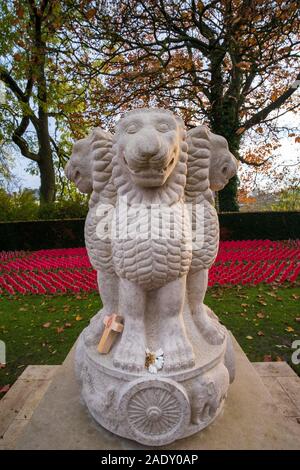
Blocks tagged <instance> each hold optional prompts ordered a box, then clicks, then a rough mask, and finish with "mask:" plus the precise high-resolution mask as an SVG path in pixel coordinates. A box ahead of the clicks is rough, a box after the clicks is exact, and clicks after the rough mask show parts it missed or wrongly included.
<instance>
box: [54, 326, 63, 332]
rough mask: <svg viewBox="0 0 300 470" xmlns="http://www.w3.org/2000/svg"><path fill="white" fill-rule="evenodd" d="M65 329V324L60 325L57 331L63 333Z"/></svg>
mask: <svg viewBox="0 0 300 470" xmlns="http://www.w3.org/2000/svg"><path fill="white" fill-rule="evenodd" d="M63 331H64V327H63V326H58V327H57V328H56V333H62V332H63Z"/></svg>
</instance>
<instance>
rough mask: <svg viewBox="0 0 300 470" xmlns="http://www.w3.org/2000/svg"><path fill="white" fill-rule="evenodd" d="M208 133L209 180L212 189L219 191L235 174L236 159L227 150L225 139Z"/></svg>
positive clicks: (236, 167)
mask: <svg viewBox="0 0 300 470" xmlns="http://www.w3.org/2000/svg"><path fill="white" fill-rule="evenodd" d="M208 133H209V141H210V146H211V158H210V166H209V181H210V189H211V190H212V191H220V190H221V189H223V188H224V187H225V186H226V184H227V183H228V182H229V180H230V179H231V178H232V177H233V176H234V175H235V174H236V172H237V169H238V161H237V159H236V158H235V157H234V155H233V154H232V153H231V152H230V151H229V148H228V143H227V140H226V139H225V138H224V137H222V136H221V135H218V134H213V133H212V132H210V131H208Z"/></svg>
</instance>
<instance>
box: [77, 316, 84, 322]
mask: <svg viewBox="0 0 300 470" xmlns="http://www.w3.org/2000/svg"><path fill="white" fill-rule="evenodd" d="M75 320H76V321H80V320H83V318H82V317H81V316H80V315H76V318H75Z"/></svg>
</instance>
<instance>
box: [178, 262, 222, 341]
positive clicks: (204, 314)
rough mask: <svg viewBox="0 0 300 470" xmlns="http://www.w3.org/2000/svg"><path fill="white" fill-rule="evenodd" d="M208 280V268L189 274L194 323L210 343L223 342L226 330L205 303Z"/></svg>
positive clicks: (188, 290) (190, 304)
mask: <svg viewBox="0 0 300 470" xmlns="http://www.w3.org/2000/svg"><path fill="white" fill-rule="evenodd" d="M207 282H208V269H202V270H200V271H197V272H195V273H192V274H191V273H189V274H188V277H187V292H188V302H189V306H190V309H191V312H192V316H193V320H194V323H195V325H196V327H197V328H198V330H199V331H200V333H201V334H202V335H203V336H204V338H205V339H206V341H207V342H208V343H209V344H222V343H223V341H224V339H225V336H226V330H225V328H224V327H223V326H222V325H221V324H220V323H219V321H218V318H217V316H216V315H215V314H214V313H213V312H212V311H211V310H210V308H209V307H207V306H206V305H204V303H203V301H204V296H205V293H206V289H207Z"/></svg>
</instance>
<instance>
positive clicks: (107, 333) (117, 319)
mask: <svg viewBox="0 0 300 470" xmlns="http://www.w3.org/2000/svg"><path fill="white" fill-rule="evenodd" d="M122 320H123V317H122V316H121V315H117V314H116V313H112V314H111V315H107V316H106V317H105V318H104V320H103V323H104V325H105V329H104V332H103V334H102V336H101V339H100V343H99V344H98V351H99V353H100V354H107V353H108V352H109V351H110V349H111V347H112V345H113V343H114V341H115V339H116V337H117V334H118V333H122V331H123V328H124V325H123V324H122Z"/></svg>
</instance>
